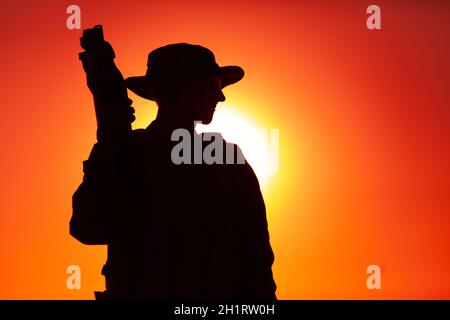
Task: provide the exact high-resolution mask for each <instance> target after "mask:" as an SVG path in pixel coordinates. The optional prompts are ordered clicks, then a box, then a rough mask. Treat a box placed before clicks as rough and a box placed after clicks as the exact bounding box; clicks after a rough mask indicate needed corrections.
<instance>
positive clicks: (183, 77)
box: [126, 43, 244, 124]
mask: <svg viewBox="0 0 450 320" xmlns="http://www.w3.org/2000/svg"><path fill="white" fill-rule="evenodd" d="M243 76H244V71H243V70H242V68H240V67H237V66H226V67H219V65H218V64H217V63H216V61H215V58H214V54H213V53H212V52H211V51H210V50H208V49H207V48H205V47H202V46H198V45H191V44H187V43H177V44H171V45H167V46H164V47H161V48H158V49H156V50H154V51H152V52H151V53H150V54H149V55H148V63H147V72H146V74H145V76H141V77H130V78H127V79H126V83H127V87H128V88H129V89H130V90H131V91H133V92H134V93H136V94H137V95H139V96H141V97H143V98H146V99H149V100H153V101H156V103H157V104H158V106H159V110H158V115H160V114H163V115H164V116H165V117H175V116H176V117H178V118H183V119H185V120H186V121H202V123H205V124H207V123H210V122H211V120H212V117H213V114H214V110H215V108H216V105H217V103H218V102H220V101H225V96H224V95H223V92H222V89H223V88H224V87H226V86H228V85H230V84H233V83H235V82H237V81H239V80H241V79H242V77H243Z"/></svg>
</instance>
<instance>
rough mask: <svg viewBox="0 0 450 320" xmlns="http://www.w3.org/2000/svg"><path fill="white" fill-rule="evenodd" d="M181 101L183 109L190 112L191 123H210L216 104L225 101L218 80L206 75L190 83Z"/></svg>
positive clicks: (215, 77)
mask: <svg viewBox="0 0 450 320" xmlns="http://www.w3.org/2000/svg"><path fill="white" fill-rule="evenodd" d="M182 100H183V104H184V106H183V107H184V108H188V109H189V110H190V116H191V117H192V119H191V120H192V121H201V122H202V123H204V124H208V123H210V122H211V121H212V118H213V115H214V111H215V110H216V106H217V103H218V102H220V101H225V96H224V95H223V92H222V83H221V80H220V78H219V77H217V76H214V75H208V76H202V77H200V78H197V79H196V80H195V81H192V82H190V83H189V84H188V85H186V86H185V90H183V92H182Z"/></svg>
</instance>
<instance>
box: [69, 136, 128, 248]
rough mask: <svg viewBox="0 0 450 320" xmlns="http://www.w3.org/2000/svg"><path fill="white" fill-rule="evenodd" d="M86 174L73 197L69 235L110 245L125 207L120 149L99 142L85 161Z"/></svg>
mask: <svg viewBox="0 0 450 320" xmlns="http://www.w3.org/2000/svg"><path fill="white" fill-rule="evenodd" d="M83 172H84V176H83V181H82V183H81V185H80V186H79V187H78V189H77V190H76V191H75V193H74V194H73V197H72V209H73V211H72V218H71V220H70V234H71V235H72V236H73V237H74V238H76V239H77V240H79V241H80V242H82V243H84V244H91V245H96V244H108V243H109V242H110V239H111V236H112V232H113V228H114V225H115V223H114V221H115V219H116V218H117V216H118V214H119V212H120V210H121V209H122V208H123V206H124V195H123V191H122V190H123V188H122V186H121V182H120V180H121V179H120V176H119V174H120V172H119V158H118V148H117V147H114V146H108V145H102V144H99V143H96V144H95V145H94V147H93V148H92V151H91V154H90V156H89V159H88V160H86V161H83Z"/></svg>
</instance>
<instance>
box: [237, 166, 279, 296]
mask: <svg viewBox="0 0 450 320" xmlns="http://www.w3.org/2000/svg"><path fill="white" fill-rule="evenodd" d="M243 169H244V171H245V173H244V174H243V175H244V176H245V189H244V190H245V192H244V194H243V195H242V202H243V203H244V207H245V209H246V210H245V211H244V212H243V214H244V230H243V231H242V232H243V233H244V235H245V236H244V250H245V256H244V261H245V266H244V267H245V269H247V272H246V273H247V276H246V277H245V279H246V280H245V286H244V287H245V291H246V292H247V295H248V296H249V297H252V298H256V299H270V300H272V299H276V295H275V291H276V284H275V281H274V279H273V274H272V264H273V262H274V254H273V250H272V247H271V245H270V238H269V230H268V223H267V217H266V207H265V203H264V199H263V196H262V193H261V190H260V186H259V182H258V179H257V177H256V175H255V173H254V171H253V169H252V168H251V166H250V165H249V164H248V163H247V162H246V163H245V165H244V167H243Z"/></svg>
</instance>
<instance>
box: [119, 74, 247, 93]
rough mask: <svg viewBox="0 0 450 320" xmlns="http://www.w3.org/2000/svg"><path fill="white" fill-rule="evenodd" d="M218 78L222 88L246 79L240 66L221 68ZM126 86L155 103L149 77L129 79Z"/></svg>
mask: <svg viewBox="0 0 450 320" xmlns="http://www.w3.org/2000/svg"><path fill="white" fill-rule="evenodd" d="M217 76H218V77H219V78H220V80H221V82H222V88H225V87H226V86H229V85H230V84H233V83H236V82H238V81H239V80H241V79H242V78H243V77H244V70H243V69H242V68H241V67H238V66H225V67H219V68H218V71H217ZM125 85H126V86H127V88H128V89H130V90H131V91H132V92H133V93H135V94H136V95H138V96H140V97H142V98H145V99H148V100H152V101H154V100H155V98H154V94H153V90H152V88H151V85H150V81H149V79H148V77H147V76H137V77H128V78H126V79H125Z"/></svg>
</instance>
